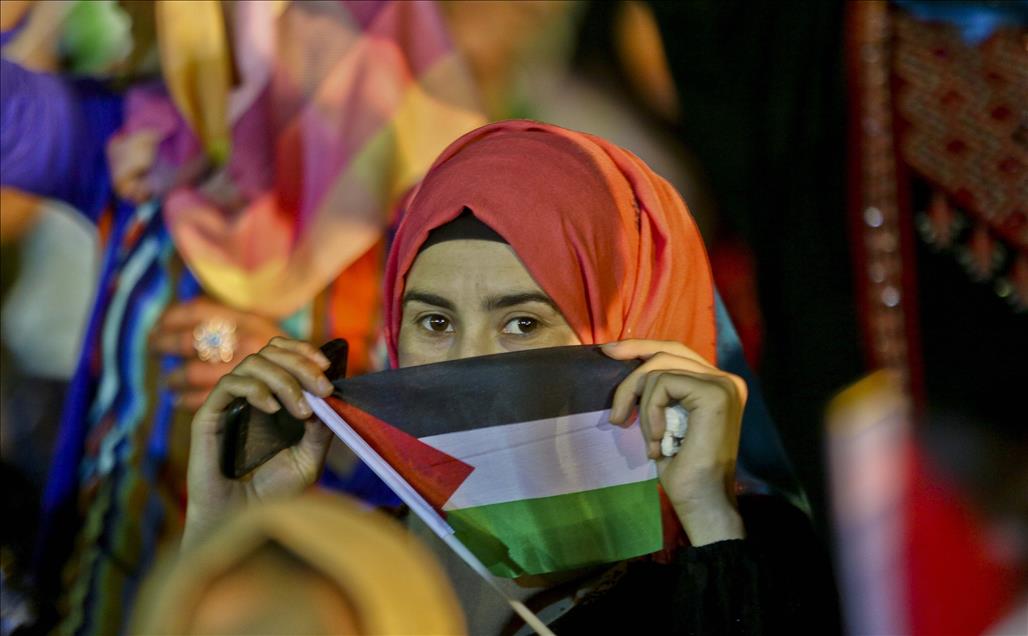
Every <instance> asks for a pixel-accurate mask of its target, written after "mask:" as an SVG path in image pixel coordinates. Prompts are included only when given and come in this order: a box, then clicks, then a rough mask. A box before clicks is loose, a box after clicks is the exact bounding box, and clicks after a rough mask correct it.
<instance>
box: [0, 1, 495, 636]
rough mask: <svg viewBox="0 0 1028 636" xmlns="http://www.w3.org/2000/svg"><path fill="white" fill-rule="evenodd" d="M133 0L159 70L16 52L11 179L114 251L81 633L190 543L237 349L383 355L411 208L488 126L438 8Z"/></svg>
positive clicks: (73, 489) (81, 453)
mask: <svg viewBox="0 0 1028 636" xmlns="http://www.w3.org/2000/svg"><path fill="white" fill-rule="evenodd" d="M5 5H6V3H5ZM39 6H40V7H46V6H48V5H47V3H39ZM118 7H120V8H121V9H122V10H124V11H125V12H126V13H127V14H128V15H129V16H130V17H131V27H132V28H131V31H132V33H134V34H138V36H139V37H138V38H137V39H136V40H135V41H134V47H133V50H132V53H131V54H130V55H129V57H130V58H133V59H139V60H142V62H141V64H142V67H143V68H144V72H141V73H140V74H139V75H132V74H131V73H128V74H125V75H117V74H116V77H115V80H116V81H104V82H97V81H94V80H90V79H88V78H81V77H78V76H70V75H69V76H61V75H55V74H51V73H46V72H40V71H39V70H34V69H32V68H30V67H26V66H23V65H19V64H17V63H15V62H14V61H11V60H7V59H5V60H4V61H3V82H4V91H3V92H4V94H3V100H2V104H0V105H2V108H3V112H2V115H3V140H2V144H0V146H2V148H3V156H2V159H3V164H4V170H3V176H2V179H3V182H2V183H3V185H4V186H5V187H8V188H16V189H18V190H20V191H22V192H28V193H32V194H35V195H41V196H47V197H52V198H57V199H61V200H63V201H66V202H68V203H70V204H72V205H73V206H74V207H75V208H77V209H78V210H79V211H80V212H82V213H83V215H84V216H85V217H86V218H89V219H93V220H94V221H96V223H97V225H98V226H99V228H100V233H101V236H102V240H103V245H104V253H103V267H102V271H101V274H100V283H99V294H98V297H97V299H96V302H95V304H94V307H93V310H92V313H91V317H90V321H89V326H88V328H87V331H86V334H85V341H84V350H83V354H82V356H81V358H80V361H79V363H78V368H77V372H76V374H75V377H74V379H73V381H72V384H71V388H70V391H69V394H68V400H67V403H66V406H65V409H64V416H63V421H62V424H61V429H60V434H59V437H58V442H57V446H56V450H55V460H54V464H53V470H52V472H51V475H50V480H49V483H48V488H47V492H46V495H45V498H44V524H43V527H42V529H41V541H40V544H39V550H38V556H39V564H38V568H37V569H38V571H39V580H38V581H37V584H38V586H39V588H40V590H41V594H42V596H43V598H44V600H45V601H47V602H48V603H51V604H52V602H53V600H54V598H55V597H56V595H57V593H58V590H59V589H60V590H62V593H63V596H64V598H63V600H62V601H61V606H60V607H61V609H60V610H55V609H53V606H52V605H48V606H44V607H43V611H44V612H47V616H46V617H45V618H44V620H43V623H44V624H50V623H52V621H53V620H54V619H55V618H57V615H58V614H59V615H60V617H61V618H62V619H63V621H64V623H63V626H62V630H63V631H66V632H75V633H90V632H101V633H107V632H112V631H118V630H119V629H120V627H119V626H120V625H122V622H123V620H124V617H125V611H126V609H127V608H128V607H129V606H130V605H131V602H132V599H133V597H134V593H135V590H136V589H137V587H138V583H139V581H140V578H141V576H142V575H143V574H144V573H145V571H146V569H147V568H148V566H149V563H150V562H151V560H152V555H153V553H154V550H155V549H156V547H157V546H158V545H160V544H161V543H162V542H163V541H165V540H166V539H167V538H168V537H173V536H175V534H176V532H177V528H178V527H179V523H180V521H179V520H180V516H181V509H180V505H181V503H180V502H181V501H182V500H183V497H184V478H183V471H184V466H183V464H184V456H185V452H186V444H187V439H186V433H187V430H186V427H185V426H184V424H185V422H186V420H188V416H189V413H190V412H191V409H193V408H195V406H196V405H197V404H198V403H199V402H200V401H202V399H203V397H204V396H205V395H206V393H207V391H209V389H210V387H211V386H212V385H213V383H214V381H215V379H216V378H217V377H218V376H219V375H220V374H222V373H224V371H225V370H226V369H227V368H230V367H231V362H232V361H234V360H236V359H238V358H239V357H241V356H244V355H246V354H247V353H249V352H251V351H254V350H256V347H257V346H258V344H259V343H262V342H264V341H266V340H267V339H268V338H269V337H271V336H272V335H275V334H283V333H289V334H292V335H294V336H302V337H312V338H319V339H320V338H326V337H329V336H332V335H343V336H345V337H347V338H348V339H349V340H350V341H351V343H353V345H354V346H353V347H352V349H351V350H352V351H354V357H353V359H352V360H351V361H350V364H351V368H352V369H354V370H359V369H362V368H365V369H366V368H368V367H369V366H371V365H373V364H374V362H373V355H372V353H371V349H372V347H373V344H374V341H375V339H376V330H377V326H376V325H377V320H378V318H377V308H378V298H377V288H378V285H377V281H378V277H379V276H380V272H379V270H380V266H381V257H382V248H381V238H382V234H383V231H384V229H385V228H386V227H387V226H388V224H389V223H390V221H391V218H392V211H393V208H394V206H395V204H396V202H397V201H398V200H399V199H400V197H402V196H403V194H404V193H405V191H406V190H407V189H408V188H409V187H410V186H411V185H413V184H414V183H415V182H416V181H417V178H418V177H419V175H420V172H421V171H423V170H424V169H425V167H426V166H427V163H428V162H429V161H430V160H431V159H432V158H433V157H434V156H435V154H436V153H437V152H438V151H439V149H440V148H441V147H442V146H443V145H444V144H445V143H447V142H448V141H449V140H451V139H452V138H453V137H454V136H455V135H457V134H459V133H460V132H463V131H464V130H467V129H468V128H470V127H472V126H473V125H475V124H477V123H480V121H481V118H480V115H479V114H478V112H477V108H476V105H475V98H474V92H473V88H472V87H471V85H470V83H469V82H468V81H467V79H466V76H465V74H464V69H463V68H462V67H461V65H460V62H459V60H458V59H457V58H456V56H455V55H454V54H453V53H452V51H451V50H450V49H449V45H448V41H447V38H446V36H445V32H444V29H443V25H442V24H441V23H440V22H439V20H438V17H437V16H436V14H435V8H434V7H433V6H432V5H426V4H416V3H395V4H393V3H388V2H381V3H363V4H354V5H348V4H343V3H335V2H324V3H283V2H269V3H250V2H245V3H238V4H237V3H230V2H226V3H218V2H189V3H179V2H156V3H150V2H129V3H122V4H120V5H118ZM15 22H16V24H15V25H14V27H13V28H14V29H18V28H27V23H26V22H24V21H20V20H19V21H15ZM106 32H107V33H114V32H116V31H110V30H107V31H106ZM50 35H51V36H53V34H52V33H51V34H50ZM88 48H89V47H87V49H88ZM140 51H145V52H146V54H142V53H140ZM314 51H317V55H314V54H313V53H314ZM155 62H159V66H156V65H154V63H155ZM148 64H149V65H153V66H152V68H153V69H158V68H159V71H160V73H161V77H162V79H163V81H161V82H151V81H146V80H147V74H146V72H145V69H147V68H151V67H148V66H147V65H148ZM126 82H127V83H128V84H129V90H128V91H127V92H124V90H123V89H122V86H123V85H124V84H125V83H126ZM105 153H106V155H107V159H108V160H105V156H104V155H105ZM108 166H109V169H108ZM112 191H113V193H112ZM180 417H184V418H186V420H182V419H179V418H180ZM62 570H63V573H62ZM62 580H64V581H68V582H69V583H68V584H67V585H62V584H61V581H62Z"/></svg>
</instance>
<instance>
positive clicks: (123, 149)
mask: <svg viewBox="0 0 1028 636" xmlns="http://www.w3.org/2000/svg"><path fill="white" fill-rule="evenodd" d="M159 143H160V136H159V134H158V133H157V132H156V131H152V130H139V131H136V132H133V133H128V134H116V135H114V136H113V137H111V140H110V141H109V142H107V164H108V165H109V166H110V170H111V183H112V185H113V186H114V192H115V193H116V194H117V195H118V196H119V197H121V198H122V199H125V200H126V201H131V202H133V203H136V204H141V203H144V202H145V201H147V200H148V199H150V198H151V197H153V196H154V194H155V193H154V191H153V186H152V184H151V183H150V169H151V168H152V167H153V164H154V160H155V159H156V158H157V146H158V144H159Z"/></svg>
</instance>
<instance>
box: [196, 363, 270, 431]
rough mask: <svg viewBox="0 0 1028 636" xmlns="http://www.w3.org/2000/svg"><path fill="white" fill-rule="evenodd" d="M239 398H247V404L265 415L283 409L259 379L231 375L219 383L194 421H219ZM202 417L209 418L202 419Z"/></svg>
mask: <svg viewBox="0 0 1028 636" xmlns="http://www.w3.org/2000/svg"><path fill="white" fill-rule="evenodd" d="M238 397H241V398H246V401H247V402H249V403H250V404H252V405H253V406H254V407H256V408H258V409H260V410H262V411H264V412H265V413H275V412H277V411H278V410H279V409H281V408H282V405H281V404H279V403H278V401H277V400H275V398H274V396H273V395H272V392H271V389H270V388H269V387H268V385H267V384H265V383H264V382H262V381H261V380H260V379H259V378H256V377H254V376H249V375H239V374H236V373H230V374H228V375H226V376H224V377H223V378H221V380H219V381H218V383H217V385H215V387H214V390H213V391H211V392H210V395H209V396H208V397H207V401H206V402H204V403H203V405H202V406H201V407H200V409H199V411H200V412H198V413H197V417H196V418H195V420H194V421H195V422H200V421H211V422H217V421H219V420H220V415H221V413H222V411H224V410H225V409H226V408H228V405H229V404H231V403H232V400H234V399H236V398H238ZM201 415H204V416H209V417H200V416H201ZM202 432H203V431H201V433H202ZM207 432H213V431H207Z"/></svg>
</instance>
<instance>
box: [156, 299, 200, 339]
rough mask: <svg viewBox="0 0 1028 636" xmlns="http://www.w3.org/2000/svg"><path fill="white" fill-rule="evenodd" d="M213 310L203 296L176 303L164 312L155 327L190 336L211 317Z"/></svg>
mask: <svg viewBox="0 0 1028 636" xmlns="http://www.w3.org/2000/svg"><path fill="white" fill-rule="evenodd" d="M213 309H214V306H213V304H212V303H211V302H210V301H209V300H207V299H206V298H204V297H203V296H201V297H199V298H194V299H192V300H187V301H185V302H181V303H176V304H174V305H172V306H171V307H169V308H168V309H167V311H165V312H164V315H162V316H161V319H160V320H159V321H158V323H157V327H158V329H161V330H162V331H185V332H188V333H189V334H190V335H192V330H193V328H194V327H196V325H198V324H200V323H201V322H203V321H204V320H205V319H207V318H211V317H212V310H213Z"/></svg>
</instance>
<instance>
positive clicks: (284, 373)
mask: <svg viewBox="0 0 1028 636" xmlns="http://www.w3.org/2000/svg"><path fill="white" fill-rule="evenodd" d="M232 373H233V374H234V375H242V376H248V377H253V378H257V379H258V380H261V381H263V382H264V383H265V384H267V385H268V387H269V388H270V389H271V391H272V393H274V394H275V396H276V397H277V398H278V400H279V402H281V403H282V405H283V406H285V407H286V410H288V411H289V413H290V414H291V415H292V416H293V417H295V418H297V419H300V420H306V419H307V418H309V417H310V416H311V415H313V414H314V411H313V410H312V409H311V407H310V404H308V403H307V400H306V399H305V398H304V397H303V387H302V386H301V384H300V380H298V379H297V377H296V376H295V375H293V374H292V373H291V372H290V370H287V369H285V368H283V367H281V366H279V365H278V364H276V363H274V362H272V361H271V360H269V359H268V358H266V357H264V356H262V355H261V354H259V353H256V354H253V355H251V356H247V357H246V359H245V360H243V361H242V362H241V363H240V364H239V366H238V367H236V370H235V371H233V372H232Z"/></svg>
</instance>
